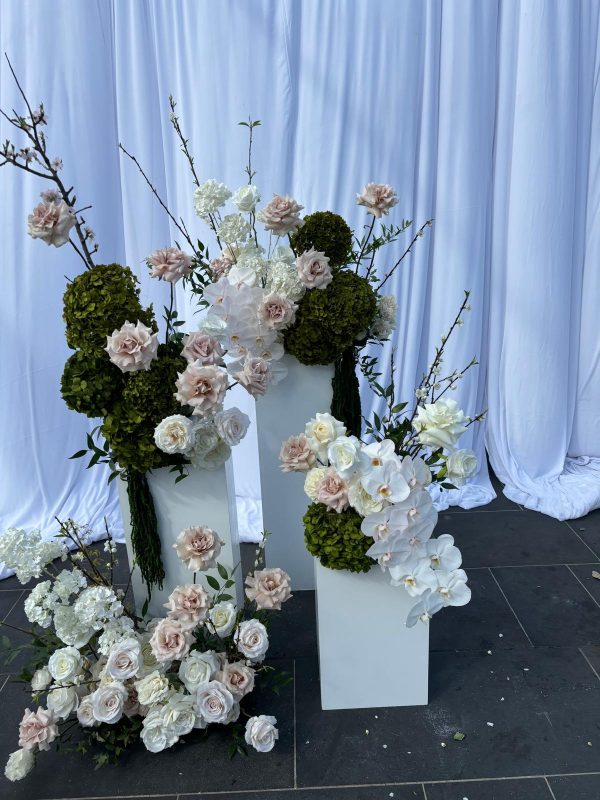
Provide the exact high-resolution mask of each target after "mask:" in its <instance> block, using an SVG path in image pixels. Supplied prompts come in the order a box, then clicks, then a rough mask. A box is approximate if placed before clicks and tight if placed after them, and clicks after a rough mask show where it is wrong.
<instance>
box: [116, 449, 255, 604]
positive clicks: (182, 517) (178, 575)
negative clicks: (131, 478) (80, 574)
mask: <svg viewBox="0 0 600 800" xmlns="http://www.w3.org/2000/svg"><path fill="white" fill-rule="evenodd" d="M176 476H177V473H173V472H169V470H168V469H159V470H156V471H154V472H152V473H149V474H148V476H147V477H148V484H149V486H150V491H151V492H152V497H153V500H154V507H155V509H156V518H157V522H158V534H159V536H160V540H161V545H162V560H163V565H164V568H165V580H164V583H163V588H162V589H159V588H158V587H156V586H155V587H154V588H153V590H152V597H151V600H150V605H149V608H148V613H149V614H150V615H152V616H157V617H158V616H164V615H165V614H166V609H165V608H164V606H163V604H164V603H166V601H167V598H168V597H169V595H170V594H171V592H172V591H173V589H174V588H175V586H178V585H182V584H189V583H192V582H193V572H192V571H191V570H189V569H188V568H187V567H186V566H185V564H184V563H183V562H182V561H181V560H180V558H179V556H178V555H177V553H176V551H175V549H174V548H173V544H174V542H175V540H176V538H177V536H178V535H179V533H181V531H182V530H183V529H184V528H189V527H192V526H194V525H207V526H208V527H209V528H212V529H213V530H214V531H216V532H217V533H218V534H219V536H220V537H221V540H222V541H224V542H225V544H224V546H223V548H222V549H221V554H220V556H219V559H218V561H220V562H221V563H222V564H223V565H224V566H226V567H227V568H228V569H232V568H233V567H234V566H236V565H238V564H239V562H240V547H239V539H238V530H237V519H236V509H235V487H234V484H233V472H232V469H231V462H230V461H228V462H227V464H226V465H225V466H223V467H220V468H219V469H217V470H213V471H211V470H199V469H193V468H191V467H190V469H189V475H188V477H187V478H185V480H182V481H179V483H177V484H176V483H175V478H176ZM118 484H119V500H120V503H121V512H122V514H123V526H124V529H125V542H126V545H127V553H128V556H129V560H130V563H132V561H133V552H132V549H131V519H130V513H129V502H128V500H127V488H126V486H125V483H124V482H123V481H121V480H118ZM206 575H215V577H217V578H218V580H219V581H220V582H221V578H219V576H218V574H217V571H216V570H209V571H208V572H199V573H197V576H196V582H197V583H202V584H203V585H204V587H205V588H207V589H208V588H209V587H208V585H207V583H206ZM236 577H237V581H236V587H235V589H233V588H232V591H231V592H230V593H231V594H232V595H234V596H235V595H236V594H237V600H238V603H239V602H240V599H241V593H242V583H243V581H242V579H241V576H240V571H239V570H238V571H237V572H236ZM132 586H133V593H134V597H135V604H136V608H137V610H138V612H139V611H140V610H141V608H142V606H143V604H144V602H145V600H146V597H147V594H148V593H147V590H146V586H145V585H144V583H143V581H142V577H141V575H140V572H139V570H138V569H135V570H134V572H133V577H132ZM209 591H212V590H210V589H209Z"/></svg>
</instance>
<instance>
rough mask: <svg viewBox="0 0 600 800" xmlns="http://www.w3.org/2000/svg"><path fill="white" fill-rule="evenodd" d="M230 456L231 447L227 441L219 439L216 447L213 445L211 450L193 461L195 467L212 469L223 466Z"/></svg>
mask: <svg viewBox="0 0 600 800" xmlns="http://www.w3.org/2000/svg"><path fill="white" fill-rule="evenodd" d="M230 457H231V447H229V445H228V444H227V442H224V441H223V440H222V439H219V441H218V443H217V445H216V447H213V449H212V450H209V451H208V453H205V454H204V455H203V456H202V457H201V458H198V459H195V460H193V462H192V463H193V464H194V466H195V467H198V469H208V470H211V471H212V470H215V469H219V468H220V467H222V466H223V464H224V463H225V462H226V461H228V460H229V458H230Z"/></svg>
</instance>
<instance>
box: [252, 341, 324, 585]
mask: <svg viewBox="0 0 600 800" xmlns="http://www.w3.org/2000/svg"><path fill="white" fill-rule="evenodd" d="M283 358H284V363H285V364H286V366H287V368H288V375H287V377H286V378H284V379H283V380H282V381H281V382H280V383H278V384H277V385H276V386H271V387H269V390H268V391H267V393H266V395H265V396H264V397H260V398H258V399H257V401H256V425H257V434H258V452H259V458H260V482H261V489H262V513H263V525H264V527H265V529H266V530H268V531H269V532H270V533H271V537H270V539H269V541H268V543H267V551H266V561H267V565H268V566H272V567H281V568H282V569H284V570H285V571H286V572H287V573H288V574H289V575H290V577H291V579H292V588H293V589H296V590H299V589H314V587H315V579H314V568H313V563H312V562H313V558H312V556H311V555H310V554H309V552H308V551H307V549H306V546H305V544H304V525H303V523H302V517H303V516H304V513H305V511H306V509H307V507H308V505H309V502H310V501H309V499H308V497H307V496H306V495H305V494H304V488H303V487H304V478H305V473H283V472H282V471H281V469H280V467H279V451H280V450H281V443H282V442H283V440H284V439H287V438H288V437H289V436H294V435H297V434H299V433H304V428H305V426H306V423H307V422H308V420H309V419H311V417H314V415H315V414H316V413H317V412H324V411H329V410H330V408H331V397H332V388H331V380H332V378H333V365H331V366H326V367H320V366H317V367H307V366H305V365H304V364H301V363H300V362H299V361H298V360H297V359H296V358H294V357H293V356H290V355H287V354H286V355H285V356H284V357H283Z"/></svg>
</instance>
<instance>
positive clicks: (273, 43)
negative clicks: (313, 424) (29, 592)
mask: <svg viewBox="0 0 600 800" xmlns="http://www.w3.org/2000/svg"><path fill="white" fill-rule="evenodd" d="M598 13H599V4H598V3H597V2H595V1H594V0H588V1H587V2H586V0H580V2H575V0H574V1H573V2H568V3H567V2H561V1H560V0H554V1H553V2H550V1H549V0H546V1H544V0H527V2H518V1H517V0H513V2H493V1H492V0H488V1H487V2H480V0H454V2H440V0H429V1H428V2H420V3H415V2H411V0H380V2H378V3H376V4H374V3H372V2H369V0H353V1H352V0H337V2H336V0H221V2H218V3H216V2H212V1H211V0H189V2H187V1H186V0H147V1H146V2H143V1H142V0H138V1H136V2H134V1H133V0H119V1H118V2H116V0H112V2H111V1H110V0H97V1H96V2H93V3H92V2H89V3H82V2H78V0H54V1H53V2H51V3H47V2H42V0H4V2H3V3H2V5H1V6H0V50H1V51H2V52H7V53H8V55H9V57H10V58H11V60H12V62H13V64H14V66H15V69H16V71H17V73H18V74H19V76H20V77H21V79H22V83H23V86H24V88H25V89H26V91H27V92H28V93H29V95H30V96H31V97H32V99H34V100H36V101H37V100H41V99H43V100H44V102H45V105H46V108H47V110H48V114H49V118H50V130H49V134H50V138H51V143H52V149H53V151H55V152H56V154H57V155H61V156H62V157H63V159H64V162H65V179H66V180H67V182H68V183H69V184H70V183H73V184H74V185H75V186H76V187H77V188H78V194H79V200H80V202H81V203H82V204H85V205H88V204H89V203H92V204H93V206H94V207H93V209H92V211H91V212H89V219H88V221H89V223H90V224H91V225H92V227H93V228H94V229H95V230H96V233H97V236H98V240H99V242H100V245H101V250H100V256H101V259H102V260H104V261H107V262H110V261H119V262H121V263H127V264H129V265H130V266H131V267H132V268H133V269H134V271H135V272H136V273H137V274H138V276H139V278H140V280H141V282H142V294H143V298H144V299H145V300H146V301H154V302H155V305H156V306H157V307H158V308H160V307H161V306H162V304H163V302H164V292H163V289H164V287H163V286H162V285H159V284H158V283H156V282H152V281H151V280H150V279H149V278H148V276H147V272H146V269H145V267H144V265H143V263H142V259H143V258H144V256H146V255H147V254H148V253H149V252H150V251H151V250H152V249H155V248H156V247H159V246H165V245H166V244H168V243H171V242H172V241H173V239H175V238H177V237H176V231H175V230H174V229H173V226H171V225H170V224H169V221H168V220H167V218H166V217H165V216H164V214H163V212H162V211H161V209H160V207H159V206H158V205H157V203H156V201H155V200H154V199H153V198H152V196H151V195H150V193H149V192H148V191H147V189H146V186H145V185H144V182H143V179H142V178H141V176H140V175H139V173H138V172H137V170H136V169H135V167H134V165H132V164H131V163H130V162H128V161H127V160H126V159H124V158H123V157H121V156H120V155H119V152H118V149H117V145H118V142H119V141H122V142H123V143H124V144H125V146H126V147H127V148H128V149H129V150H131V151H133V152H135V154H136V155H137V156H138V157H139V159H140V161H141V163H142V164H144V166H145V168H146V169H147V171H148V173H149V174H150V175H151V177H152V179H153V181H154V182H155V184H156V186H157V188H158V190H159V191H160V193H161V194H162V195H163V196H164V198H165V199H166V200H167V202H168V204H169V206H170V207H172V208H173V210H174V211H176V213H177V214H178V215H179V214H180V215H182V216H183V217H184V218H185V219H186V222H188V223H189V225H190V227H191V230H192V234H193V235H198V236H200V237H201V238H202V237H205V229H203V226H202V225H201V223H200V222H199V221H198V220H196V219H195V218H194V215H193V203H192V189H193V187H192V184H191V181H190V177H189V174H188V172H187V167H186V163H185V160H184V158H183V156H182V155H181V153H180V152H179V151H178V147H177V143H176V141H175V139H174V137H173V135H172V131H171V130H170V124H169V118H168V103H167V99H168V95H169V94H170V93H172V94H173V96H174V97H175V98H176V100H177V101H178V104H179V106H178V108H179V111H180V114H181V121H182V125H183V128H184V130H185V131H186V132H187V135H189V137H190V140H191V147H192V149H193V152H194V153H195V155H196V167H197V170H198V172H199V174H200V176H201V177H202V178H208V177H212V176H215V177H218V178H219V179H220V180H223V181H225V182H226V183H227V184H228V185H230V186H231V187H232V188H235V187H236V186H237V185H239V184H240V183H243V182H244V175H243V173H242V167H243V164H244V163H245V158H246V141H245V138H244V129H243V128H239V127H237V122H238V121H239V120H242V119H247V118H248V117H249V116H251V117H252V118H255V119H256V118H258V119H261V120H262V123H263V124H262V127H261V128H259V129H258V131H257V144H256V150H255V167H256V169H257V172H258V174H257V178H256V182H257V183H258V184H259V185H260V187H261V189H262V191H263V197H264V198H267V199H268V197H269V196H270V195H271V194H272V193H273V192H281V193H291V194H293V195H294V196H295V197H297V198H298V199H299V200H300V202H302V203H303V204H304V206H305V208H306V210H307V211H312V210H320V209H324V208H328V209H331V210H333V211H337V212H339V213H341V214H342V215H344V216H345V217H346V218H347V219H348V220H349V222H350V223H351V224H352V225H353V226H354V227H355V228H356V229H357V230H360V226H361V225H363V224H364V222H365V215H364V213H363V211H362V210H361V209H360V208H358V207H357V206H356V205H355V204H354V196H355V193H356V192H357V191H359V190H360V189H361V188H362V186H363V185H364V183H365V182H367V181H368V180H376V181H385V182H389V183H391V184H393V185H394V186H395V187H396V189H397V191H398V195H399V198H400V203H399V206H398V207H397V209H396V211H397V218H398V219H399V218H400V216H402V215H404V216H408V217H410V218H412V219H414V221H415V226H417V225H419V224H420V223H422V222H424V221H425V220H426V219H429V218H432V217H433V218H435V225H434V227H433V229H432V230H431V232H429V233H427V234H426V235H425V236H424V237H423V238H422V239H421V240H419V242H418V243H417V245H416V247H415V249H414V251H413V253H412V254H411V256H409V257H408V258H407V259H405V262H404V263H403V265H402V267H401V269H399V270H398V272H397V273H396V274H395V275H394V278H393V280H392V281H390V282H389V284H388V285H389V286H390V291H393V292H394V294H395V295H396V297H397V299H398V303H399V325H398V329H397V331H396V333H395V335H394V341H393V343H392V344H393V345H394V346H395V347H396V348H397V359H396V362H397V373H396V376H395V379H396V384H397V387H398V396H401V397H403V398H405V399H410V397H411V395H412V392H413V390H414V386H415V383H416V382H418V380H419V379H420V377H421V374H422V372H423V370H424V369H425V367H426V366H427V364H428V362H429V361H430V359H431V356H432V353H433V348H434V346H435V344H436V343H438V341H439V338H440V336H441V334H442V333H443V332H444V330H445V329H446V328H447V327H448V324H449V323H450V321H451V320H452V318H453V316H454V313H455V310H456V309H457V308H458V305H459V304H460V301H461V298H462V291H463V289H471V290H472V306H473V310H472V311H471V312H470V314H468V315H466V317H465V324H464V326H463V327H462V328H461V329H460V330H459V331H458V333H457V336H456V339H455V341H454V342H453V343H452V345H451V347H450V349H449V351H448V355H447V358H446V366H448V367H449V369H452V368H454V367H455V366H457V367H459V366H462V365H463V364H464V363H465V362H467V361H468V360H469V359H470V358H471V357H472V356H473V355H475V354H477V355H478V356H479V358H480V362H481V363H480V366H479V368H478V369H477V370H472V371H471V372H469V373H468V376H467V378H466V379H465V380H464V382H463V383H462V384H461V387H460V389H459V391H458V392H457V393H456V398H457V400H459V401H460V403H461V405H463V407H464V408H465V409H466V410H467V411H468V412H469V413H473V412H475V411H476V410H480V409H481V408H483V407H486V406H488V407H489V417H488V423H487V427H486V428H484V426H478V427H477V426H473V427H472V428H471V429H469V433H468V435H467V436H466V437H465V440H464V446H472V447H473V448H474V449H475V451H476V452H477V454H478V456H479V457H480V460H481V463H482V469H481V471H480V473H479V474H478V475H477V476H476V477H475V478H474V479H473V480H472V481H471V482H470V483H469V484H468V485H467V486H466V487H463V488H462V489H461V490H457V491H453V492H451V493H450V494H449V496H447V497H446V498H445V500H441V499H440V500H439V503H440V504H441V503H442V502H446V503H447V502H452V503H460V504H461V505H462V506H464V507H470V506H473V505H479V504H482V503H485V502H488V501H489V500H490V499H492V498H493V496H494V493H493V490H492V488H491V485H490V483H489V479H488V476H487V470H486V468H485V455H484V438H486V439H487V446H488V449H489V453H490V458H491V461H492V464H493V466H494V469H495V471H496V472H497V474H498V475H499V477H500V478H501V480H502V481H503V483H505V484H506V489H505V492H506V494H507V495H508V496H509V497H511V498H513V499H514V500H516V501H517V502H519V503H522V504H524V505H526V506H528V507H531V508H537V509H540V510H542V511H544V512H545V513H548V514H551V515H553V516H556V517H558V518H567V517H573V516H578V515H581V514H584V513H586V512H587V511H588V510H590V509H591V508H593V507H596V506H598V505H600V411H599V410H598V402H597V398H598V397H599V395H600V369H599V366H598V362H599V357H600V331H599V329H598V325H597V322H596V320H597V311H596V309H597V307H598V304H599V300H600V278H599V271H598V267H597V265H598V262H599V255H600V252H599V250H600V233H599V232H598V225H594V223H595V222H596V221H597V218H598V213H599V204H600V172H599V169H598V153H599V152H600V150H599V147H598V145H599V144H600V107H599V101H598V99H597V98H596V85H597V77H598V69H599V61H598V59H599V54H600V49H599V48H598V31H599V27H598ZM0 104H1V105H2V107H3V108H6V107H7V108H12V107H15V108H20V107H21V104H20V100H19V97H18V94H17V91H16V88H15V86H14V83H13V81H12V78H11V76H10V74H9V71H8V68H7V66H6V64H5V62H4V61H3V62H2V64H1V65H0ZM9 135H11V136H12V132H11V131H9V129H8V126H7V124H6V123H5V121H4V120H2V122H1V123H0V138H2V139H5V138H6V137H7V136H9ZM0 187H1V191H2V197H3V204H2V207H3V213H2V215H1V217H0V231H1V241H2V244H3V248H2V252H3V257H4V269H3V270H2V276H3V292H2V293H1V295H0V304H1V305H0V331H1V346H2V359H1V361H0V387H1V389H2V392H1V394H0V403H1V413H2V416H1V418H2V420H3V426H2V430H3V437H2V438H3V441H2V448H1V451H0V452H1V456H0V458H1V461H0V469H1V474H2V482H1V489H0V529H5V528H6V527H8V526H10V525H18V526H24V527H30V526H34V525H39V526H42V527H43V528H44V530H46V531H48V532H50V531H51V530H52V527H53V525H52V520H53V518H54V516H55V515H59V516H62V517H65V516H68V515H71V516H74V517H76V518H78V519H80V520H85V521H90V522H91V523H92V524H93V525H94V526H96V527H99V526H100V524H101V521H102V517H103V516H105V515H106V516H107V517H108V519H109V522H110V523H111V524H112V525H113V526H116V527H118V525H119V515H118V509H117V503H116V497H115V494H114V490H113V489H110V488H107V486H106V475H105V474H103V472H102V470H101V469H98V468H94V469H92V470H89V471H86V470H85V464H83V463H81V462H80V461H68V460H67V457H68V455H70V454H71V453H72V452H74V451H75V450H77V449H79V448H80V447H81V446H83V445H84V442H85V434H86V433H87V431H88V430H90V429H91V428H92V427H93V422H91V421H88V420H86V419H85V418H83V417H81V416H79V415H77V414H75V413H72V412H69V411H68V410H67V409H66V408H65V407H64V404H63V402H62V400H61V398H60V393H59V382H60V375H61V372H62V367H63V364H64V361H65V358H66V357H67V356H68V350H67V347H66V345H65V342H64V331H63V323H62V320H61V299H62V292H63V290H64V286H65V277H64V276H65V275H66V276H68V277H72V276H73V275H75V274H77V272H79V271H80V269H81V265H80V263H79V262H78V259H77V257H76V256H75V255H74V254H73V253H72V252H70V251H68V250H67V248H62V249H61V250H58V251H56V250H51V249H48V248H45V246H44V245H43V244H41V243H40V242H36V241H32V240H31V239H29V238H28V237H27V235H26V232H25V219H26V216H27V214H28V213H29V211H30V210H31V208H32V207H33V206H34V205H35V202H36V198H37V196H38V192H39V191H40V189H41V188H42V187H41V186H40V184H39V182H38V180H37V179H35V178H32V177H30V176H26V175H24V174H17V172H16V170H14V169H12V168H9V167H5V168H4V169H2V170H1V171H0ZM408 241H409V238H408V237H407V239H406V240H405V241H404V240H403V241H402V242H400V243H399V244H398V247H397V248H396V250H395V252H396V257H397V255H399V254H400V253H401V252H402V250H403V246H406V244H407V243H408ZM208 243H209V244H211V245H212V242H210V240H209V242H208ZM213 250H214V247H213ZM393 256H394V254H393V252H391V251H390V253H389V257H388V259H387V260H386V263H388V264H389V263H393V261H392V259H393ZM178 305H179V307H180V309H181V313H182V315H184V316H185V315H187V318H188V319H192V312H193V308H191V307H190V303H189V299H188V298H185V297H183V296H181V293H180V296H179V297H178ZM385 350H386V353H385V355H384V358H383V364H384V365H385V363H387V356H388V354H389V346H388V347H386V348H385ZM363 399H364V401H365V405H366V406H367V407H368V406H369V404H370V400H369V399H368V397H367V395H366V393H365V395H364V398H363ZM240 402H244V398H242V399H241V400H240ZM245 402H246V406H248V405H249V403H248V401H247V400H246V401H245ZM290 433H292V432H290ZM252 449H253V448H252V440H251V439H250V440H249V441H248V442H247V443H246V444H245V446H244V452H243V458H242V457H241V455H242V453H241V452H238V453H237V457H238V458H237V460H238V466H241V468H240V469H238V489H239V493H240V496H241V500H240V502H241V503H242V505H244V507H246V508H254V507H255V506H256V501H257V496H258V491H259V490H258V487H257V486H256V485H255V483H254V481H255V480H256V479H255V475H256V470H255V469H254V468H253V467H251V468H250V469H249V468H248V466H247V465H248V461H249V459H250V457H251V456H252ZM240 462H243V463H241V464H240ZM244 467H245V468H244Z"/></svg>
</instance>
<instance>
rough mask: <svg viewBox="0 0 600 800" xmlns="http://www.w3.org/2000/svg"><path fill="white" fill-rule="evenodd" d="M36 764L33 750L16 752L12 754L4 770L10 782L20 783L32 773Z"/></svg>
mask: <svg viewBox="0 0 600 800" xmlns="http://www.w3.org/2000/svg"><path fill="white" fill-rule="evenodd" d="M34 764H35V757H34V755H33V751H32V750H15V752H14V753H11V754H10V755H9V757H8V761H7V762H6V767H5V768H4V774H5V775H6V777H7V778H8V780H9V781H20V780H22V779H23V778H24V777H25V776H26V775H27V774H29V773H30V772H31V770H32V769H33V766H34Z"/></svg>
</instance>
